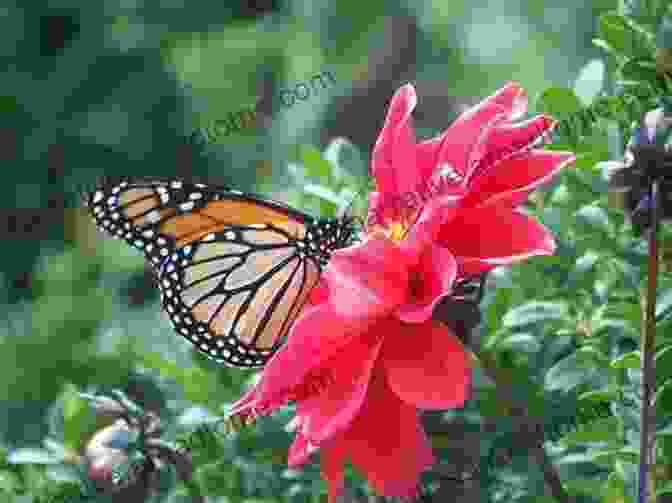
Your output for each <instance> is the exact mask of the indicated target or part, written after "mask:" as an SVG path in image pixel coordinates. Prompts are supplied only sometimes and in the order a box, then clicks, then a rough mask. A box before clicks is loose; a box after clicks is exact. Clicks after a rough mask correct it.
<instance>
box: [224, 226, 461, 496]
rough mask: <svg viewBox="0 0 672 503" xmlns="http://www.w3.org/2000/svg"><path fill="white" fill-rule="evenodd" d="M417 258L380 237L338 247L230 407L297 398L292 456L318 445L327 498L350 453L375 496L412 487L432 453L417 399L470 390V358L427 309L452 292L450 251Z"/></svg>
mask: <svg viewBox="0 0 672 503" xmlns="http://www.w3.org/2000/svg"><path fill="white" fill-rule="evenodd" d="M433 254H436V256H437V257H439V258H440V259H436V257H435V259H434V260H432V256H433ZM418 256H419V257H420V259H419V260H418V261H417V262H413V261H412V260H411V256H409V255H407V254H406V253H405V252H404V249H403V248H402V247H401V246H399V245H398V244H397V243H395V242H394V241H392V240H390V239H388V238H386V237H384V236H374V237H371V238H369V239H367V240H366V241H365V242H364V243H362V244H360V245H357V246H353V247H350V248H347V249H344V250H340V251H339V252H337V253H335V254H334V256H333V257H332V259H331V261H330V263H329V266H328V267H327V269H326V270H325V272H324V274H323V278H322V283H321V285H320V287H319V288H320V289H319V290H318V292H317V295H316V296H314V297H317V303H313V304H311V305H310V306H309V307H308V308H307V309H306V310H305V311H304V313H303V314H302V316H301V318H300V319H299V320H297V321H296V323H295V324H294V327H293V329H292V334H291V336H290V338H289V340H288V342H287V344H286V345H285V346H284V347H283V348H282V349H281V350H280V351H278V353H277V354H276V355H275V356H274V357H273V358H272V359H271V361H269V363H268V364H267V366H266V368H265V369H264V371H263V374H262V376H261V379H260V381H259V382H258V383H257V385H256V387H255V388H253V390H252V391H251V392H249V393H248V394H247V395H246V396H245V397H243V398H242V399H241V400H240V401H239V402H238V404H236V405H235V406H234V409H233V410H234V412H236V413H243V414H249V413H251V412H252V413H255V414H266V413H270V412H272V411H273V410H275V409H276V408H277V407H279V406H281V405H283V404H285V403H286V402H287V401H289V400H294V401H296V419H295V426H296V428H297V435H296V439H295V441H294V444H293V445H292V448H291V450H290V453H289V463H290V465H292V466H294V465H298V464H302V463H304V462H306V461H307V460H308V457H309V454H310V453H311V452H312V451H314V450H315V449H316V448H318V447H319V448H320V449H321V451H322V464H323V472H324V475H325V478H326V479H327V480H328V481H329V486H330V495H331V497H332V498H333V497H335V495H336V494H337V493H338V492H339V491H340V488H341V485H342V469H343V461H344V457H345V456H346V455H347V456H350V458H351V459H352V462H353V463H354V464H355V465H356V466H358V467H360V468H361V469H362V470H363V471H364V472H366V473H367V475H368V478H369V480H370V481H371V483H372V484H373V485H374V487H375V488H376V489H377V490H378V491H379V492H381V493H382V494H386V495H399V496H403V495H411V494H413V493H414V491H415V488H416V486H417V481H418V476H419V474H420V472H421V471H422V470H423V469H424V468H426V467H427V466H428V465H430V464H431V463H432V462H433V456H432V453H431V449H430V446H429V442H428V440H427V437H426V436H425V433H424V432H423V430H422V427H421V425H420V423H419V421H418V417H417V408H418V407H421V408H431V409H447V408H452V407H459V406H461V405H462V404H463V403H464V400H465V399H466V397H467V392H468V386H469V380H470V367H469V360H468V356H467V354H466V352H465V350H464V348H463V346H462V344H461V343H460V341H459V339H457V338H456V337H455V336H454V335H453V334H452V333H451V332H450V331H449V330H448V329H447V328H446V327H445V326H443V325H440V324H439V323H437V322H433V321H430V320H429V317H430V316H431V309H428V306H430V305H431V304H433V303H434V300H435V299H436V298H439V296H440V295H441V294H447V293H449V292H450V287H451V284H452V281H453V278H454V272H455V263H454V261H453V260H452V258H451V257H450V254H449V253H448V252H447V251H445V250H443V251H441V250H438V249H437V250H434V252H432V251H428V252H427V253H419V254H418ZM421 279H422V280H421ZM409 313H410V315H409ZM405 317H414V318H415V319H417V320H418V321H419V322H418V323H405V322H403V321H402V320H403V319H404V318H405Z"/></svg>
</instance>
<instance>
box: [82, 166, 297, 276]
mask: <svg viewBox="0 0 672 503" xmlns="http://www.w3.org/2000/svg"><path fill="white" fill-rule="evenodd" d="M85 200H86V204H87V206H88V207H89V209H90V210H91V212H92V214H93V217H94V220H95V222H96V224H97V225H98V227H99V229H100V230H102V231H103V232H106V233H108V234H110V235H111V236H113V237H115V238H122V239H125V240H126V242H128V243H129V244H130V245H131V246H133V247H135V248H138V249H140V250H142V251H143V252H144V253H145V257H146V258H147V260H148V261H149V262H150V263H151V264H152V266H154V268H155V269H156V268H158V267H159V265H160V264H161V262H162V261H163V260H165V258H166V257H168V256H169V255H170V254H171V253H173V252H174V251H175V250H176V249H177V248H179V247H181V246H184V245H186V244H189V243H191V242H194V241H197V240H198V239H200V238H201V237H203V236H205V235H206V234H208V233H211V232H215V231H218V230H221V229H224V228H226V227H227V226H228V225H232V224H238V225H245V224H256V223H260V222H272V223H274V224H275V225H276V226H278V227H281V228H284V229H286V230H287V231H289V232H291V233H293V235H295V236H297V237H298V238H299V239H301V238H303V235H302V234H303V233H304V232H305V224H304V222H305V221H306V218H309V217H308V216H307V215H305V214H303V213H301V212H299V211H297V210H294V209H293V208H290V207H288V206H285V205H282V204H280V203H277V202H274V201H269V200H266V199H263V198H260V197H256V196H252V195H248V194H243V193H242V192H238V191H235V190H230V189H227V188H224V187H211V186H207V185H203V184H200V183H187V182H183V181H180V180H156V179H152V180H145V179H141V178H137V179H129V180H106V181H104V182H103V183H102V184H101V185H100V186H99V188H98V189H97V190H95V191H94V192H93V193H90V194H88V195H87V196H86V197H85Z"/></svg>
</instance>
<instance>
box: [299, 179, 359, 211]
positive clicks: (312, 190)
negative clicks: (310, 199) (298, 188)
mask: <svg viewBox="0 0 672 503" xmlns="http://www.w3.org/2000/svg"><path fill="white" fill-rule="evenodd" d="M303 191H304V192H305V193H306V194H310V195H312V196H315V197H318V198H320V199H322V200H324V201H327V202H329V203H331V204H333V205H334V208H329V210H331V211H332V212H333V211H335V210H336V208H338V207H340V206H347V204H348V201H346V200H344V199H343V198H342V197H340V196H339V195H338V194H336V193H335V192H334V191H333V190H331V189H328V188H326V187H323V186H322V185H314V184H312V183H309V184H306V185H304V186H303Z"/></svg>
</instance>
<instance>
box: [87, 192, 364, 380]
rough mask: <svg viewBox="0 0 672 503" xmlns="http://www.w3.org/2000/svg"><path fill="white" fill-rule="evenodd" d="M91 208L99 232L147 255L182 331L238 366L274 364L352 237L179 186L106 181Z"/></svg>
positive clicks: (259, 203)
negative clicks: (328, 266)
mask: <svg viewBox="0 0 672 503" xmlns="http://www.w3.org/2000/svg"><path fill="white" fill-rule="evenodd" d="M86 199H87V205H88V206H89V208H90V209H91V212H92V214H93V216H94V219H95V221H96V223H97V224H98V225H99V227H100V228H101V230H103V231H105V232H107V233H109V234H111V235H112V236H114V237H118V238H123V239H125V240H126V241H127V242H128V243H129V244H131V245H132V246H134V247H136V248H139V249H141V250H143V251H144V253H145V256H146V258H147V259H148V260H149V261H150V263H151V264H152V266H153V267H154V271H155V272H156V274H157V277H158V281H159V288H160V290H161V294H162V304H163V307H164V309H165V310H166V311H167V313H168V315H169V317H170V320H171V323H172V324H173V327H174V328H175V330H176V331H177V332H178V333H179V334H180V335H182V336H183V337H185V338H186V339H188V340H189V341H190V342H192V343H193V344H194V345H195V346H196V347H197V348H198V349H199V350H200V351H202V352H203V353H205V354H206V355H208V356H209V357H211V358H213V359H215V360H217V361H221V362H224V363H227V364H229V365H232V366H237V367H257V366H261V365H263V364H264V363H265V362H266V361H267V360H268V359H269V358H270V357H271V356H272V355H273V353H274V352H275V351H276V350H277V349H278V347H279V345H280V344H281V343H282V341H283V340H284V338H285V337H286V335H287V333H288V331H289V329H290V327H291V325H292V323H293V321H294V320H295V319H296V317H297V316H298V314H299V312H300V310H301V308H302V306H303V305H304V303H305V301H306V299H307V296H308V293H309V292H310V290H311V289H312V288H313V286H314V285H315V284H316V283H317V281H318V279H319V274H320V268H321V266H322V265H324V264H325V263H326V260H327V258H328V256H329V253H330V252H331V251H332V250H333V249H336V248H340V247H343V246H346V245H347V243H348V241H349V238H350V235H351V228H350V224H349V222H348V221H342V222H337V221H319V222H317V221H313V220H312V218H311V217H309V216H308V215H305V214H304V213H302V212H299V211H297V210H295V209H293V208H291V207H288V206H285V205H283V204H281V203H277V202H275V201H269V200H267V199H263V198H260V197H258V196H253V195H248V194H243V193H241V192H237V191H233V190H229V189H225V188H213V187H209V186H206V185H202V184H195V183H194V184H192V183H186V182H182V181H160V180H142V179H133V180H123V181H117V182H107V183H103V184H102V185H101V186H100V188H99V189H98V190H96V191H95V192H93V193H91V194H89V195H88V197H87V198H86Z"/></svg>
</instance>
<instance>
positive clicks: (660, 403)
mask: <svg viewBox="0 0 672 503" xmlns="http://www.w3.org/2000/svg"><path fill="white" fill-rule="evenodd" d="M653 403H654V405H655V406H656V410H657V411H658V412H659V413H662V414H664V415H669V414H670V412H672V382H670V381H668V382H667V383H666V384H664V385H663V386H662V387H660V388H659V389H657V390H656V393H655V395H654V397H653Z"/></svg>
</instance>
